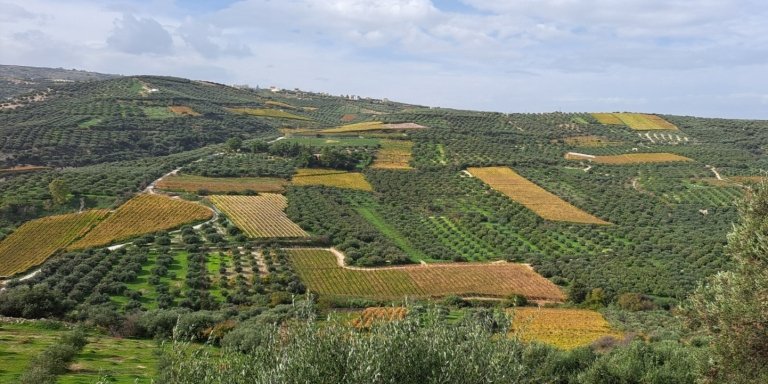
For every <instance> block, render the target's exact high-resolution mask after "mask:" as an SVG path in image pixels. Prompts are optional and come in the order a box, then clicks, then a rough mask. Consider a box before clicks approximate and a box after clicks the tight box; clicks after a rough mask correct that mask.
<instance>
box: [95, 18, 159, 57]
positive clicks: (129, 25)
mask: <svg viewBox="0 0 768 384" xmlns="http://www.w3.org/2000/svg"><path fill="white" fill-rule="evenodd" d="M107 44H109V46H110V47H112V48H115V49H117V50H118V51H121V52H125V53H132V54H142V53H152V54H160V55H166V54H170V53H171V51H172V50H173V38H171V34H170V33H168V31H166V30H165V28H163V26H162V25H160V23H158V22H157V21H156V20H154V19H149V18H136V17H135V16H133V15H131V14H126V15H123V17H122V19H120V20H115V28H114V29H113V30H112V33H111V34H110V35H109V37H108V38H107Z"/></svg>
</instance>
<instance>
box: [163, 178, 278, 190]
mask: <svg viewBox="0 0 768 384" xmlns="http://www.w3.org/2000/svg"><path fill="white" fill-rule="evenodd" d="M285 185H286V181H285V180H284V179H280V178H276V177H241V178H234V177H227V178H225V177H204V176H194V175H170V176H167V177H164V178H163V179H162V180H160V182H158V183H157V185H156V187H157V188H158V189H163V190H167V191H177V192H191V193H200V194H209V193H226V192H238V193H244V192H249V191H250V192H271V193H281V192H283V191H284V190H285Z"/></svg>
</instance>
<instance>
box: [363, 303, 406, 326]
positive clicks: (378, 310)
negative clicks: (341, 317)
mask: <svg viewBox="0 0 768 384" xmlns="http://www.w3.org/2000/svg"><path fill="white" fill-rule="evenodd" d="M406 314H408V309H407V308H405V307H369V308H366V309H364V310H363V311H362V312H360V315H359V316H357V317H356V318H354V319H353V320H352V326H353V327H355V328H370V327H371V326H372V325H374V324H376V323H380V322H387V321H394V320H402V319H404V318H405V315H406Z"/></svg>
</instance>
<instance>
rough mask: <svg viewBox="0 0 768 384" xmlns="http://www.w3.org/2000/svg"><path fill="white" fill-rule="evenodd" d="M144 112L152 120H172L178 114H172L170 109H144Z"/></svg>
mask: <svg viewBox="0 0 768 384" xmlns="http://www.w3.org/2000/svg"><path fill="white" fill-rule="evenodd" d="M142 110H143V111H144V114H145V115H146V116H147V117H148V118H150V119H170V118H172V117H176V113H174V112H171V111H170V110H169V109H168V107H144V108H142Z"/></svg>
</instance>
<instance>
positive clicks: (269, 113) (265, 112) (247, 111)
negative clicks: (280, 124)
mask: <svg viewBox="0 0 768 384" xmlns="http://www.w3.org/2000/svg"><path fill="white" fill-rule="evenodd" d="M227 111H229V112H232V113H240V114H243V115H252V116H263V117H274V118H278V119H293V120H312V119H310V118H308V117H304V116H299V115H294V114H293V113H288V112H285V111H281V110H279V109H263V108H227Z"/></svg>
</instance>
